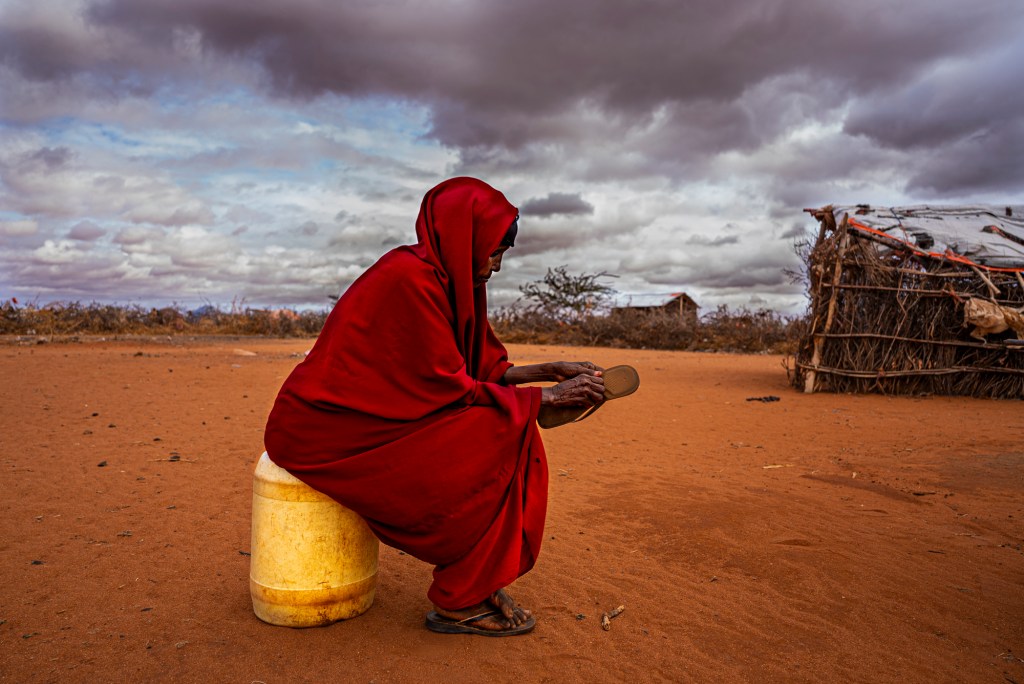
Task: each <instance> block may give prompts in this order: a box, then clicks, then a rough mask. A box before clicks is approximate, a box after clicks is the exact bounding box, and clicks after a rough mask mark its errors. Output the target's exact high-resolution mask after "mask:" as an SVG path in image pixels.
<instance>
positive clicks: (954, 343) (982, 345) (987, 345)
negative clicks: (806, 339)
mask: <svg viewBox="0 0 1024 684" xmlns="http://www.w3.org/2000/svg"><path fill="white" fill-rule="evenodd" d="M814 336H815V337H819V336H820V337H828V338H830V339H857V338H868V339H875V340H893V341H896V342H914V343H918V344H928V345H934V346H939V347H970V348H972V349H1000V350H1002V349H1008V348H1009V349H1013V348H1012V347H1007V346H1006V345H1004V344H996V343H995V342H962V341H960V340H924V339H920V338H917V337H900V336H898V335H882V334H880V333H815V334H814ZM1008 341H1011V340H1008ZM1013 351H1017V350H1016V349H1013Z"/></svg>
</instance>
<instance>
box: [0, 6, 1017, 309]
mask: <svg viewBox="0 0 1024 684" xmlns="http://www.w3.org/2000/svg"><path fill="white" fill-rule="evenodd" d="M1022 28H1024V6H1021V4H1020V3H1019V2H1017V1H1016V0H993V1H991V2H985V3H963V2H959V1H955V0H928V1H926V0H908V1H907V2H903V3H900V4H899V5H894V4H893V3H892V2H891V1H890V0H864V1H863V2H860V3H848V2H840V1H839V0H834V1H824V2H823V1H822V0H760V1H758V2H754V1H752V0H751V1H749V2H742V1H738V2H734V3H728V4H727V5H723V3H721V2H718V1H714V0H692V1H690V2H686V3H671V2H661V1H656V0H642V1H639V2H634V1H627V0H587V1H586V2H584V1H583V0H568V1H567V2H559V3H549V2H542V1H541V0H524V1H523V2H517V3H501V2H496V1H494V0H468V1H467V0H444V1H442V2H436V3H397V4H396V3H381V2H369V1H368V0H360V1H353V2H345V3H336V2H329V1H328V0H298V1H297V2H292V3H287V4H283V3H279V2H272V1H271V0H245V1H243V0H41V1H40V0H10V1H9V2H7V3H5V4H4V5H3V7H2V8H0V88H2V89H3V92H4V93H5V96H4V98H3V101H2V103H0V200H2V205H0V235H2V236H4V237H3V239H4V242H3V243H0V272H6V273H9V274H13V275H3V276H0V287H2V288H4V289H5V290H6V291H9V292H11V294H32V293H44V292H45V293H47V296H53V297H60V296H61V295H62V293H63V294H64V295H66V296H78V295H80V294H83V293H89V294H90V295H92V296H102V297H106V298H118V297H121V298H124V297H126V296H128V295H129V294H130V293H138V292H140V291H145V292H152V293H154V296H158V297H159V296H162V297H163V298H164V299H166V300H179V301H180V300H182V299H187V297H189V296H195V297H206V298H210V299H217V298H225V297H226V298H227V299H231V298H233V297H235V296H245V297H249V298H250V299H253V300H256V299H259V300H260V301H265V302H266V303H273V304H275V305H288V304H291V305H313V304H320V303H322V302H323V301H324V300H325V298H326V296H327V295H328V294H330V293H336V292H337V291H338V290H339V289H340V288H343V287H344V286H345V285H346V284H347V283H348V282H350V281H351V279H352V278H354V277H355V276H356V275H358V273H359V271H360V269H361V268H364V267H365V265H367V264H368V263H371V262H372V261H373V259H375V258H376V257H377V256H379V255H380V254H381V253H382V252H383V251H386V249H388V248H390V247H391V246H393V245H395V244H400V243H402V242H407V241H409V240H411V239H413V230H412V223H413V219H414V218H415V213H416V211H417V209H418V202H419V198H420V197H421V196H422V194H423V193H424V192H425V191H426V190H427V189H428V188H429V187H431V186H432V185H434V184H436V183H437V182H439V181H440V180H442V179H443V178H444V177H446V176H451V175H461V174H466V175H475V176H478V177H482V178H484V179H485V180H487V181H488V182H491V183H492V184H493V185H495V186H496V187H498V188H499V189H501V190H502V191H503V192H505V194H506V195H507V196H508V197H509V199H510V200H511V201H512V202H513V203H514V204H516V205H517V206H519V207H520V209H521V212H522V214H523V219H522V222H521V233H520V239H519V243H518V245H517V247H516V249H515V250H514V251H513V253H511V254H510V255H509V258H508V268H506V269H504V270H503V272H502V274H501V277H502V278H506V279H507V281H506V283H505V285H504V286H503V287H502V288H501V289H500V290H496V291H495V292H494V294H495V295H496V296H495V297H492V299H493V300H496V301H497V300H507V299H508V298H510V297H513V296H514V295H513V294H512V293H514V292H515V285H516V284H517V283H520V282H523V281H524V280H527V279H530V278H534V277H539V276H540V275H542V274H543V272H544V270H545V266H546V265H559V264H563V263H564V264H567V266H568V267H569V268H570V269H571V270H588V271H595V270H607V271H608V272H615V273H618V274H619V275H620V276H621V277H620V280H619V281H618V282H616V283H615V286H616V287H621V288H622V289H624V290H630V291H633V292H638V291H663V290H664V291H679V290H687V291H689V292H691V293H693V294H694V295H695V297H696V298H697V299H698V301H699V302H700V303H701V304H702V305H704V306H705V308H707V307H708V306H711V307H713V306H715V305H717V304H719V303H728V304H735V305H745V304H747V303H749V302H751V301H756V302H760V301H765V302H768V303H769V305H771V306H774V307H776V308H779V309H782V310H787V311H795V310H798V309H800V308H801V307H802V302H803V299H802V292H801V288H800V287H799V286H795V285H792V284H791V283H789V281H788V278H787V277H786V276H785V274H784V273H783V271H784V270H785V269H787V268H792V267H795V265H796V259H797V257H796V255H795V253H794V252H793V250H792V245H791V244H789V243H791V242H792V240H793V239H796V238H798V236H800V235H801V234H802V232H804V231H805V230H806V226H807V223H806V220H805V219H804V218H803V215H802V209H803V208H804V207H808V206H820V205H823V204H827V203H830V202H861V201H866V202H870V203H875V204H883V203H887V204H900V203H908V204H909V203H915V202H922V201H928V202H935V203H955V202H967V201H969V202H996V203H1019V202H1021V201H1022V195H1021V192H1022V190H1021V188H1022V187H1024V184H1022V182H1024V163H1022V160H1021V156H1020V153H1019V150H1020V149H1022V148H1024V95H1022V91H1021V90H1020V89H1019V87H1017V85H1016V84H1017V82H1018V81H1019V80H1020V77H1021V71H1022V67H1021V66H1020V65H1021V64H1024V47H1022V45H1024V43H1021V41H1020V40H1019V39H1018V36H1019V35H1020V32H1021V29H1022ZM30 226H32V227H33V228H32V230H29V227H30ZM652 255H655V256H656V257H657V258H656V259H652V258H651V256H652ZM58 270H59V273H60V275H59V277H58V276H57V275H55V274H56V273H57V271H58ZM76 273H78V274H80V278H79V279H78V280H76V276H75V274H76ZM86 282H87V284H86ZM140 283H150V284H151V285H152V287H150V286H146V287H143V288H142V289H141V290H140ZM496 285H497V283H496ZM104 288H105V289H104ZM180 288H186V291H181V289H180ZM159 293H162V295H161V294H159ZM501 293H505V294H501ZM4 296H7V295H6V293H5V292H0V298H2V297H4ZM131 296H136V295H135V294H131ZM147 296H148V295H147Z"/></svg>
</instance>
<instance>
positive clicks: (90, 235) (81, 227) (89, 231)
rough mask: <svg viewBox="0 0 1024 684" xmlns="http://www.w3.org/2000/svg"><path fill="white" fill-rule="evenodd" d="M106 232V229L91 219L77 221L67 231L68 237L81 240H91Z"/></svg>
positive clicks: (97, 238)
mask: <svg viewBox="0 0 1024 684" xmlns="http://www.w3.org/2000/svg"><path fill="white" fill-rule="evenodd" d="M106 234H107V231H105V230H103V229H102V228H100V227H99V226H97V225H96V224H95V223H93V222H92V221H79V222H78V223H76V224H75V225H73V226H72V227H71V230H70V231H68V238H69V239H71V240H80V241H82V242H93V241H95V240H99V239H100V238H101V237H103V236H104V235H106Z"/></svg>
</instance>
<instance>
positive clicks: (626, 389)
mask: <svg viewBox="0 0 1024 684" xmlns="http://www.w3.org/2000/svg"><path fill="white" fill-rule="evenodd" d="M601 377H602V378H604V399H605V401H608V400H609V399H620V398H622V397H628V396H629V395H630V394H632V393H633V392H636V389H637V387H639V386H640V374H639V373H637V372H636V369H635V368H633V367H632V366H612V367H611V368H609V369H607V370H606V371H604V373H602V375H601ZM600 407H601V404H596V405H594V406H541V408H540V414H539V415H538V416H537V424H538V425H540V426H541V427H542V428H553V427H558V426H559V425H565V424H566V423H577V422H579V421H581V420H583V419H584V418H586V417H587V416H589V415H590V414H591V413H593V412H594V411H596V410H597V409H599V408H600Z"/></svg>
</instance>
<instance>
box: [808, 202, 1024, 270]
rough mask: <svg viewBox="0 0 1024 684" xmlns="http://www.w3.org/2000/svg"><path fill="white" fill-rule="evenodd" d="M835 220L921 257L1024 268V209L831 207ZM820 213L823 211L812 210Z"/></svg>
mask: <svg viewBox="0 0 1024 684" xmlns="http://www.w3.org/2000/svg"><path fill="white" fill-rule="evenodd" d="M831 209H832V214H833V217H834V218H835V219H836V222H837V223H838V222H839V221H841V220H842V217H843V216H844V215H848V216H849V220H848V226H849V228H850V230H853V231H855V232H857V233H859V234H861V235H863V236H864V237H867V238H869V239H872V240H874V241H875V242H880V243H882V244H883V245H888V246H889V247H897V248H900V249H906V248H907V247H909V248H910V249H911V251H913V252H914V253H916V254H917V255H918V256H922V257H930V258H934V259H947V260H950V261H957V262H960V263H964V264H968V265H972V266H980V267H982V268H986V269H990V270H1003V269H1006V270H1011V271H1021V270H1024V207H1002V206H1001V207H994V206H966V207H930V206H927V205H920V206H911V207H885V208H881V207H870V206H867V205H857V206H847V207H831ZM808 211H812V213H815V214H816V215H817V214H820V211H821V210H808Z"/></svg>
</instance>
